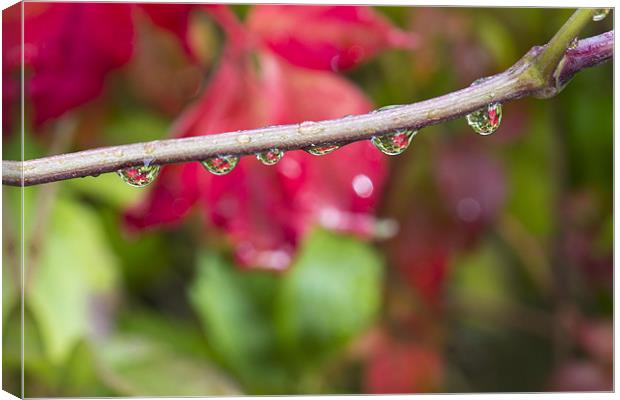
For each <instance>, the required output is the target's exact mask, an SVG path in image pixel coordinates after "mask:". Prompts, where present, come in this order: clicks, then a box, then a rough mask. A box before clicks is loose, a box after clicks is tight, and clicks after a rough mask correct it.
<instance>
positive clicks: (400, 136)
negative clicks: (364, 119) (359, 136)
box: [370, 129, 418, 156]
mask: <svg viewBox="0 0 620 400" xmlns="http://www.w3.org/2000/svg"><path fill="white" fill-rule="evenodd" d="M416 133H418V131H416V130H413V129H399V130H397V131H396V132H393V133H388V134H386V135H381V136H373V137H372V139H370V140H371V142H372V144H374V145H375V147H376V148H377V149H379V150H380V151H381V152H382V153H383V154H387V155H389V156H397V155H399V154H402V152H403V151H405V150H407V147H409V145H410V144H411V139H413V137H414V136H415V135H416Z"/></svg>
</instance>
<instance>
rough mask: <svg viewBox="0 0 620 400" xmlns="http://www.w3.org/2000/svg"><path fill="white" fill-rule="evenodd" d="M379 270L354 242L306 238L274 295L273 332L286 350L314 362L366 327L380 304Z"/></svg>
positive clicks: (374, 258) (323, 235)
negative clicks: (274, 318) (278, 335)
mask: <svg viewBox="0 0 620 400" xmlns="http://www.w3.org/2000/svg"><path fill="white" fill-rule="evenodd" d="M382 265H383V263H382V260H381V259H380V258H379V255H378V254H377V252H376V251H375V250H374V249H373V248H372V247H371V246H370V245H368V244H366V243H363V242H361V241H359V240H357V239H355V238H352V237H348V236H341V235H336V234H333V233H328V232H326V231H321V230H317V231H315V232H314V233H313V234H311V235H310V236H309V237H308V238H307V239H306V242H305V243H304V245H303V247H302V249H301V251H300V254H299V258H298V260H297V262H296V263H295V264H294V265H293V266H292V267H291V269H290V271H288V272H287V274H286V275H285V276H284V278H283V282H282V283H281V286H280V289H279V292H278V298H277V315H276V317H277V328H278V331H279V334H280V337H281V339H282V340H283V342H284V343H285V345H286V347H287V348H288V349H289V350H290V351H291V352H293V353H295V354H298V355H299V357H300V358H303V359H304V360H313V359H314V360H316V359H317V358H319V357H321V356H323V355H325V354H326V353H329V352H331V351H333V350H336V349H337V348H339V347H340V346H342V345H344V344H346V343H347V342H348V341H349V340H350V339H352V338H353V337H355V336H356V335H358V334H360V333H361V332H362V331H363V330H364V329H366V328H368V327H369V326H370V324H372V323H373V321H374V319H375V317H376V315H377V312H378V310H379V306H380V303H381V283H382V282H381V280H382V272H383V271H382Z"/></svg>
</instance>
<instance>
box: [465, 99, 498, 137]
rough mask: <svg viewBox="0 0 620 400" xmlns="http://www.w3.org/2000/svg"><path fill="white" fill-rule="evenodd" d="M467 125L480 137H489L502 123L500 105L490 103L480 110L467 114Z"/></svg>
mask: <svg viewBox="0 0 620 400" xmlns="http://www.w3.org/2000/svg"><path fill="white" fill-rule="evenodd" d="M466 118H467V123H468V124H469V126H471V127H472V129H473V130H474V131H475V132H476V133H478V134H480V135H490V134H492V133H493V132H495V131H496V130H497V128H499V124H500V123H501V122H502V104H501V103H491V104H488V105H487V106H486V107H483V108H481V109H480V110H477V111H474V112H473V113H471V114H467V117H466Z"/></svg>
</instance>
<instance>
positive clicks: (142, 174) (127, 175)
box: [116, 165, 160, 187]
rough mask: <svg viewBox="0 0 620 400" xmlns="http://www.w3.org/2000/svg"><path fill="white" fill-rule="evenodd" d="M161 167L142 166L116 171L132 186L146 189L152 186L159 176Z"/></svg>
mask: <svg viewBox="0 0 620 400" xmlns="http://www.w3.org/2000/svg"><path fill="white" fill-rule="evenodd" d="M159 168H160V167H159V165H142V166H139V167H128V168H125V169H120V170H118V171H116V173H117V174H118V176H120V177H121V179H122V180H123V181H124V182H125V183H127V184H128V185H130V186H133V187H145V186H148V185H149V184H151V183H152V182H153V181H154V180H155V178H156V177H157V175H158V174H159Z"/></svg>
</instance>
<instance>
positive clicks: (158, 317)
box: [118, 308, 210, 359]
mask: <svg viewBox="0 0 620 400" xmlns="http://www.w3.org/2000/svg"><path fill="white" fill-rule="evenodd" d="M192 322H193V321H192ZM118 329H119V330H120V331H122V332H124V333H128V334H132V335H140V336H144V337H147V338H149V339H150V340H153V341H155V342H158V343H159V344H161V345H162V346H164V347H166V348H167V349H169V350H170V351H173V352H175V353H179V354H185V355H191V356H193V357H198V358H202V359H208V358H210V354H209V353H208V351H207V350H208V348H207V343H206V341H205V338H204V336H203V334H202V332H201V331H200V328H199V326H198V324H197V323H196V324H194V323H190V322H188V321H185V320H183V319H179V318H174V317H169V316H166V315H165V314H162V313H156V312H153V311H147V310H142V309H132V308H129V309H124V310H123V311H122V314H121V315H120V316H119V318H118Z"/></svg>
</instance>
